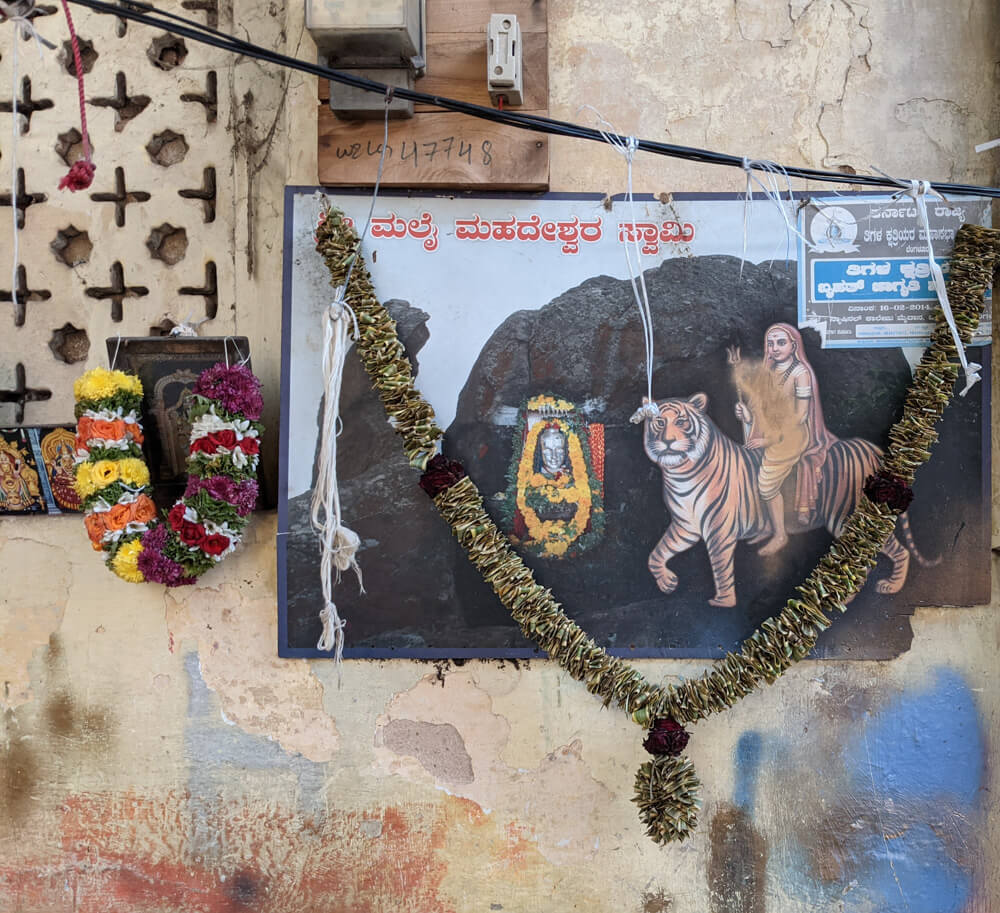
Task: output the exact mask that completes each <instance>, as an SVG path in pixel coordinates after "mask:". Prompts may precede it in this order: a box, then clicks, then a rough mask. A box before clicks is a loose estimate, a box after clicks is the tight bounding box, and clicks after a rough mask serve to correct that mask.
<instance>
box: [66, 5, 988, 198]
mask: <svg viewBox="0 0 1000 913" xmlns="http://www.w3.org/2000/svg"><path fill="white" fill-rule="evenodd" d="M69 2H71V3H75V4H77V5H78V6H83V7H86V8H88V9H91V10H94V11H95V12H99V13H103V14H106V15H110V16H118V17H121V18H123V19H128V20H131V21H133V22H139V23H142V24H144V25H149V26H152V27H155V28H160V29H163V30H164V31H166V32H169V33H170V34H173V35H179V36H181V37H184V38H189V39H191V40H192V41H196V42H199V43H201V44H206V45H209V46H211V47H215V48H219V49H221V50H226V51H230V52H232V53H234V54H238V55H240V56H244V57H250V58H253V59H255V60H261V61H264V62H268V63H273V64H276V65H277V66H281V67H286V68H288V69H292V70H297V71H299V72H302V73H308V74H310V75H313V76H317V77H320V78H322V79H329V80H330V81H332V82H336V83H339V84H341V85H345V86H352V87H353V88H356V89H361V90H363V91H366V92H374V93H377V94H378V95H382V96H384V95H385V93H386V92H387V91H388V90H389V88H390V87H389V86H388V85H386V84H385V83H381V82H377V81H376V80H373V79H367V78H365V77H363V76H356V75H354V74H352V73H347V72H344V71H342V70H336V69H333V68H331V67H327V66H323V65H322V64H319V63H309V62H307V61H304V60H299V59H298V58H296V57H290V56H288V55H287V54H282V53H280V52H279V51H274V50H271V49H268V48H264V47H261V46H260V45H256V44H254V43H253V42H250V41H245V40H243V39H241V38H237V37H236V36H234V35H230V34H227V33H226V32H223V31H221V30H219V29H216V28H213V27H211V26H208V25H203V24H202V23H200V22H197V21H195V20H192V19H187V18H185V17H184V16H180V15H178V14H176V13H171V12H169V11H166V10H160V9H157V8H156V7H154V6H152V5H151V4H149V3H145V2H142V0H122V2H120V3H111V2H107V0H69ZM394 91H395V94H396V96H397V97H399V98H402V99H405V100H407V101H412V102H414V103H415V104H422V105H430V106H432V107H436V108H441V109H442V110H445V111H454V112H455V113H458V114H465V115H468V116H470V117H476V118H479V119H481V120H488V121H491V122H493V123H497V124H503V125H505V126H510V127H517V128H519V129H522V130H530V131H533V132H536V133H544V134H548V135H550V136H565V137H570V138H573V139H585V140H589V141H591V142H597V143H607V142H608V139H607V135H606V134H604V133H602V132H601V131H600V130H599V129H596V128H593V127H586V126H584V125H582V124H574V123H571V122H569V121H563V120H558V119H556V118H551V117H545V116H542V115H538V114H525V113H522V112H518V111H514V110H512V109H510V108H503V109H502V110H498V109H497V108H490V107H486V106H484V105H477V104H473V103H472V102H465V101H460V100H458V99H455V98H448V97H447V96H442V95H431V94H428V93H425V92H418V91H416V90H414V89H407V88H403V87H398V86H397V87H394ZM614 139H615V140H616V141H618V142H620V143H622V144H625V143H627V142H629V137H626V136H615V137H614ZM635 143H636V149H637V150H641V151H643V152H649V153H652V154H653V155H664V156H669V157H672V158H678V159H683V160H685V161H690V162H700V163H702V164H709V165H723V166H728V167H732V168H739V169H741V170H743V169H744V167H745V165H744V163H745V161H746V158H745V157H744V156H742V155H730V154H729V153H725V152H715V151H713V150H711V149H699V148H697V147H694V146H680V145H676V144H673V143H663V142H659V141H655V140H647V139H636V141H635ZM751 167H753V165H752V166H751ZM777 167H779V168H780V169H781V171H782V172H783V173H785V174H787V175H788V176H789V177H791V178H797V179H799V180H803V181H818V182H822V183H833V184H847V185H850V186H855V187H872V188H883V189H885V188H890V189H893V190H895V189H896V188H897V186H898V184H897V182H896V181H895V180H894V179H892V178H887V177H884V176H880V175H874V174H844V173H842V172H838V171H823V170H821V169H817V168H803V167H799V166H796V165H779V166H777ZM930 186H931V187H932V188H933V189H934V190H936V191H938V192H939V193H943V194H952V195H956V194H957V195H962V196H984V197H992V198H998V199H1000V187H985V186H979V185H976V184H960V183H954V182H947V181H931V182H930Z"/></svg>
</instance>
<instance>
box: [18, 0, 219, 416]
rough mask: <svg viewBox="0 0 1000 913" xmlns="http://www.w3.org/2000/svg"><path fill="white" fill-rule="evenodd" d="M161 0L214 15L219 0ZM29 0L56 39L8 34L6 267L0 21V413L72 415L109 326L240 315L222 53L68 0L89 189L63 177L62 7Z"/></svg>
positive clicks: (71, 87) (73, 95)
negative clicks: (40, 43) (90, 163)
mask: <svg viewBox="0 0 1000 913" xmlns="http://www.w3.org/2000/svg"><path fill="white" fill-rule="evenodd" d="M164 6H165V7H167V8H172V9H173V10H174V11H176V12H178V13H181V14H183V15H186V16H190V17H193V18H200V19H201V20H202V21H205V22H207V23H208V24H209V25H213V26H215V25H218V24H219V12H218V7H217V2H216V0H184V2H183V3H178V2H170V3H167V4H164ZM42 9H43V12H44V13H45V15H43V16H40V17H38V18H37V19H35V22H36V25H37V28H38V30H39V32H40V33H41V34H43V35H44V36H45V37H46V38H48V39H49V40H50V41H52V42H53V43H55V44H57V45H58V48H57V50H55V51H47V50H46V51H43V54H42V59H39V56H38V51H37V48H36V46H35V43H34V42H30V43H27V42H18V48H17V52H18V54H17V56H18V76H17V84H16V91H17V98H18V108H19V111H18V114H19V117H18V120H19V121H20V135H19V137H18V140H17V147H16V156H17V174H18V182H19V187H18V194H17V196H18V203H17V212H18V220H19V222H20V223H21V228H20V231H19V242H20V253H19V261H20V263H19V266H18V270H17V281H16V283H15V282H14V281H13V277H12V274H11V270H12V263H13V259H12V258H13V245H12V234H13V226H12V210H11V187H10V184H11V164H12V155H11V153H12V135H11V130H12V126H13V125H12V118H11V110H12V106H11V89H12V76H13V45H12V42H13V31H12V27H11V26H10V25H9V24H3V25H0V54H2V59H0V154H2V157H0V324H2V326H3V327H4V329H3V332H0V426H9V425H11V424H14V423H24V424H43V423H55V422H66V421H71V420H72V416H73V397H72V386H73V381H74V379H75V378H76V377H77V376H78V375H79V374H80V373H81V370H82V369H83V368H84V367H85V366H93V365H97V364H105V363H106V354H105V346H104V339H105V337H107V336H115V335H117V334H121V335H122V336H144V335H147V334H149V333H150V331H151V328H156V330H154V332H158V331H159V327H160V325H161V323H162V321H163V320H164V318H165V317H169V318H171V319H172V320H173V321H175V322H177V321H181V320H184V319H186V318H189V317H190V319H191V320H200V319H202V318H205V317H208V318H210V319H209V321H208V323H207V324H205V325H204V326H203V327H202V333H203V334H205V335H225V334H228V333H232V332H234V331H235V329H236V321H237V316H238V315H237V314H236V311H235V307H234V306H233V304H232V302H233V301H234V300H235V295H234V293H233V287H234V278H233V255H232V251H233V245H234V230H233V202H232V200H233V164H232V163H233V151H232V147H233V144H232V140H231V138H230V137H229V136H228V135H227V130H226V125H227V122H228V121H229V118H230V108H231V106H230V105H229V104H228V99H229V98H230V97H231V93H230V92H229V91H228V82H227V81H228V79H229V76H228V73H229V71H228V70H227V69H226V66H227V65H228V64H229V63H230V59H229V58H228V57H227V56H226V55H224V54H223V52H219V51H215V50H213V49H211V48H207V47H204V46H202V45H198V44H194V43H192V42H184V41H183V40H181V39H178V38H174V37H172V36H168V35H165V34H163V33H160V32H157V31H154V30H152V29H149V28H147V27H145V26H141V25H138V24H135V23H126V22H125V20H118V19H115V18H112V17H109V16H100V15H97V14H94V13H91V12H89V11H87V10H85V9H83V8H81V7H73V8H72V12H73V17H74V23H75V25H76V27H77V32H78V35H79V36H80V39H81V51H82V54H83V64H84V75H85V79H86V98H87V118H88V125H89V128H90V135H91V140H92V143H93V146H94V153H93V158H94V161H95V163H96V165H97V173H96V176H95V179H94V183H93V185H92V186H91V187H90V188H89V189H88V190H86V191H81V192H79V193H76V194H73V193H70V192H69V191H60V190H58V189H57V188H58V183H59V179H60V177H62V175H64V174H65V173H66V171H67V170H68V166H69V165H70V164H71V163H72V162H73V161H75V160H76V158H78V157H79V156H80V154H81V144H80V133H79V129H80V119H79V111H78V103H77V85H76V80H75V78H74V73H75V69H74V65H73V56H72V52H71V50H70V46H69V41H68V38H69V34H68V30H67V27H66V21H65V18H64V16H63V14H62V11H61V8H58V7H56V6H46V7H43V8H42ZM227 25H228V23H226V22H225V21H224V22H223V23H222V27H223V28H226V27H227ZM12 285H14V286H15V288H14V290H13V291H14V293H15V294H12V289H11V286H12ZM32 391H48V392H49V393H50V394H51V396H50V397H48V398H45V393H44V392H41V393H36V392H32ZM22 412H23V417H22Z"/></svg>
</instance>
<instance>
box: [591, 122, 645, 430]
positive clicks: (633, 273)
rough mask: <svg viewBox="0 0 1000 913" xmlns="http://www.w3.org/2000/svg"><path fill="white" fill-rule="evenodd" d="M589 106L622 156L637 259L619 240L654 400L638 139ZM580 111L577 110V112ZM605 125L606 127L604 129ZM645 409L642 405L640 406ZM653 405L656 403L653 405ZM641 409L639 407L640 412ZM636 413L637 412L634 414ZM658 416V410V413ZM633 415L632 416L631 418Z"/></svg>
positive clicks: (602, 133)
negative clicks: (636, 179)
mask: <svg viewBox="0 0 1000 913" xmlns="http://www.w3.org/2000/svg"><path fill="white" fill-rule="evenodd" d="M584 109H589V110H590V111H593V112H594V114H596V115H597V120H598V122H599V123H600V124H601V126H600V127H598V132H599V133H600V134H601V136H603V137H604V141H605V142H606V143H607V144H608V145H609V146H611V148H612V149H614V150H616V151H617V152H618V153H619V154H620V155H621V156H622V157H623V158H624V159H625V165H626V168H627V173H626V188H627V189H626V193H625V199H626V200H627V201H628V205H629V214H630V215H631V217H632V244H633V245H634V247H635V257H636V262H635V263H634V264H633V263H632V256H631V254H630V253H629V249H628V245H629V242H628V239H626V240H625V241H623V242H622V248H623V250H624V251H625V262H626V264H627V265H628V276H629V281H630V282H631V283H632V294H633V295H634V296H635V304H636V307H637V308H638V309H639V319H640V320H641V321H642V336H643V342H644V343H645V346H646V398H647V400H649V401H650V402H652V400H653V313H652V310H651V308H650V306H649V292H648V291H647V290H646V277H645V275H644V273H643V271H642V249H641V248H640V246H639V232H638V229H637V228H636V223H637V222H638V219H637V217H636V212H635V198H634V196H633V194H632V162H633V160H634V159H635V154H636V152H637V151H638V149H639V140H638V139H637V138H636V137H634V136H629V137H627V138H626V139H625V140H624V141H623V140H622V138H621V137H620V136H618V133H617V131H616V130H615V128H614V126H613V125H612V124H610V123H609V122H608V121H606V120H605V119H604V118H603V117H602V116H601V113H600V111H598V110H597V109H596V108H594V107H593V106H592V105H583V106H582V107H581V108H580V109H579V110H580V111H582V110H584ZM577 113H579V111H578V112H577ZM605 127H606V128H607V130H605V129H604V128H605ZM642 408H645V407H642ZM654 408H655V405H654ZM641 411H642V409H641V408H640V412H641ZM636 414H638V413H636ZM657 415H659V412H657ZM634 418H635V415H633V416H632V419H633V420H634Z"/></svg>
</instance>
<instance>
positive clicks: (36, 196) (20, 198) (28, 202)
mask: <svg viewBox="0 0 1000 913" xmlns="http://www.w3.org/2000/svg"><path fill="white" fill-rule="evenodd" d="M47 199H48V195H47V194H44V193H30V192H29V191H28V188H27V186H26V184H25V180H24V169H23V168H18V169H17V227H18V228H24V219H25V216H26V215H27V212H28V207H29V206H34V205H35V203H44V202H45V201H46V200H47ZM12 201H13V196H12V195H11V194H9V193H0V206H10V205H11V203H12Z"/></svg>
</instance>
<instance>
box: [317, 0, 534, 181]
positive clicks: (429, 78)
mask: <svg viewBox="0 0 1000 913" xmlns="http://www.w3.org/2000/svg"><path fill="white" fill-rule="evenodd" d="M493 12H501V13H511V14H513V15H516V16H517V17H518V22H519V23H520V26H521V35H522V45H523V47H522V53H523V60H524V104H523V105H521V106H519V107H518V108H516V109H514V110H517V111H523V112H524V113H526V114H547V113H548V94H549V85H548V32H547V19H546V17H547V7H546V2H545V0H512V2H510V3H508V2H506V0H427V25H428V28H427V75H426V76H425V77H423V78H421V79H420V80H418V81H417V84H416V87H417V88H418V89H419V90H420V91H421V92H426V93H427V94H429V95H441V96H446V97H448V98H455V99H458V100H460V101H467V102H471V103H473V104H479V105H484V106H488V107H491V106H492V100H491V99H490V96H489V92H488V91H487V89H486V24H487V22H488V21H489V17H490V15H491V14H492V13H493ZM319 94H320V99H321V102H320V105H319V108H318V115H317V116H318V119H319V125H318V126H319V150H318V152H319V156H318V157H319V181H320V183H321V184H326V185H328V186H333V187H336V186H341V187H346V186H359V185H360V186H366V185H367V186H370V185H372V184H374V182H375V172H376V170H377V168H378V159H379V150H380V148H381V142H382V135H383V124H382V122H381V121H380V120H379V121H346V120H340V119H338V118H337V117H336V116H335V115H334V114H333V112H331V111H330V109H329V106H328V105H327V103H326V102H327V99H328V98H329V84H328V82H327V81H326V80H325V79H324V80H320V81H319ZM388 149H389V152H388V157H387V159H386V165H385V171H384V173H383V183H384V184H385V186H386V187H427V188H435V189H437V188H442V189H443V188H454V189H465V190H473V189H475V190H547V189H548V186H549V141H548V138H547V137H546V136H545V135H543V134H540V133H530V132H528V131H525V130H518V129H516V128H514V127H506V126H502V125H499V124H492V123H490V122H489V121H483V120H479V119H477V118H473V117H467V116H464V115H461V114H454V113H452V112H448V111H441V110H440V109H439V108H434V107H433V106H431V105H418V106H416V109H415V114H414V116H413V117H412V118H409V119H407V120H399V121H392V122H390V125H389V144H388Z"/></svg>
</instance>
